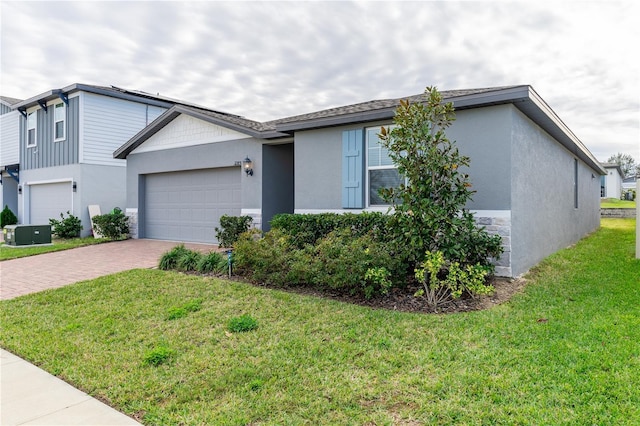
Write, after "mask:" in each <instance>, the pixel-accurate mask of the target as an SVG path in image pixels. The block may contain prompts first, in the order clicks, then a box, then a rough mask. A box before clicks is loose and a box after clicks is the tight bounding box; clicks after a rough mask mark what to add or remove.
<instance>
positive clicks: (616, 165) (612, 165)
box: [600, 163, 624, 179]
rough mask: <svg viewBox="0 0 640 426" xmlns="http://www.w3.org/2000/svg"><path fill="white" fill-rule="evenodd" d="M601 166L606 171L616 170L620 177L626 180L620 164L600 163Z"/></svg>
mask: <svg viewBox="0 0 640 426" xmlns="http://www.w3.org/2000/svg"><path fill="white" fill-rule="evenodd" d="M600 165H601V166H602V167H603V168H604V169H616V170H617V171H618V174H619V175H620V177H621V178H622V179H624V173H622V168H621V167H620V164H618V163H600Z"/></svg>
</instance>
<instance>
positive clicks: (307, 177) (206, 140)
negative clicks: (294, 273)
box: [114, 85, 605, 276]
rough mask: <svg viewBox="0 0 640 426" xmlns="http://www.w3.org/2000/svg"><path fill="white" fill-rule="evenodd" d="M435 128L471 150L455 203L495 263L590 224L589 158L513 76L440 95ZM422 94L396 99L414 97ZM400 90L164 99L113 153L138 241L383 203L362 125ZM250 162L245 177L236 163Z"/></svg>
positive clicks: (512, 262) (525, 264)
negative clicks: (266, 103)
mask: <svg viewBox="0 0 640 426" xmlns="http://www.w3.org/2000/svg"><path fill="white" fill-rule="evenodd" d="M441 93H442V95H443V97H444V99H445V101H447V102H453V105H454V107H455V110H456V121H455V122H454V124H453V125H452V127H450V128H449V129H448V132H447V135H448V137H449V139H451V140H455V141H457V144H458V147H459V149H460V151H461V152H462V153H463V154H464V155H467V156H469V157H470V158H471V166H470V170H469V175H470V177H471V181H472V183H473V185H474V189H475V191H476V194H475V195H474V199H473V201H472V202H471V203H470V204H469V205H468V206H467V207H468V208H469V209H470V210H471V211H473V212H474V213H475V216H476V218H477V220H478V222H479V223H480V224H482V225H484V226H486V227H487V229H488V230H490V231H491V232H494V233H497V234H499V235H501V236H502V237H503V243H504V249H505V254H504V256H503V258H502V259H500V261H499V263H498V265H497V273H498V274H499V275H503V276H517V275H520V274H522V273H524V272H526V271H527V270H528V269H529V268H531V267H532V266H534V265H535V264H536V263H538V262H539V261H540V260H541V259H543V258H544V257H546V256H548V255H549V254H551V253H553V252H555V251H556V250H558V249H560V248H563V247H566V246H568V245H570V244H572V243H574V242H576V241H577V240H579V239H580V238H582V237H583V236H585V235H586V234H588V233H590V232H592V231H593V230H595V229H596V228H597V227H598V226H599V223H600V222H599V221H600V219H599V202H600V197H599V193H600V191H599V187H600V176H601V175H604V174H605V171H604V170H603V169H602V167H601V166H600V164H599V163H598V161H597V160H596V159H595V158H594V157H593V155H592V154H591V153H590V152H589V150H588V149H587V148H586V147H585V146H584V145H583V144H582V142H580V140H579V139H578V138H577V137H576V136H575V135H574V134H573V133H572V132H571V130H570V129H569V128H567V126H566V125H565V124H564V123H563V122H562V120H561V119H560V118H559V117H558V116H557V115H556V114H555V113H554V112H553V110H552V109H551V108H550V107H549V106H548V105H547V104H546V103H545V102H544V100H543V99H542V98H541V97H540V96H539V95H538V94H537V93H536V92H535V91H534V90H533V88H532V87H530V86H527V85H522V86H510V87H499V88H486V89H474V90H452V91H443V92H441ZM422 96H423V95H422V94H419V95H414V96H408V97H404V98H402V99H409V100H410V101H411V102H420V101H421V99H422ZM399 101H400V99H385V100H374V101H369V102H363V103H359V104H354V105H348V106H342V107H337V108H331V109H327V110H323V111H317V112H313V113H309V114H303V115H298V116H295V117H289V118H284V119H280V120H275V121H271V122H266V123H257V122H254V121H250V120H246V119H244V118H242V117H238V116H233V115H228V114H222V113H219V112H215V111H211V110H206V109H195V108H188V107H183V106H176V107H173V108H171V109H169V110H168V111H166V112H165V113H164V114H163V115H161V116H160V117H159V118H158V119H156V120H155V121H154V122H153V123H151V125H149V126H148V127H147V128H145V129H143V130H142V131H141V132H140V133H138V134H137V135H136V136H134V137H133V138H132V139H131V140H129V142H127V143H126V144H125V145H123V146H122V147H120V148H119V149H118V150H117V151H115V153H114V156H115V157H116V158H118V159H127V204H126V206H127V211H128V214H129V215H130V216H131V217H132V218H134V220H135V218H137V221H138V223H139V227H138V229H137V230H136V235H135V236H137V237H139V238H161V239H169V240H188V241H206V242H215V237H214V232H213V228H214V227H215V226H217V223H218V218H219V217H220V215H222V214H225V213H226V214H235V215H237V214H243V215H244V214H248V215H251V216H253V217H254V223H257V224H258V225H259V226H260V225H261V226H262V228H263V229H268V221H269V220H270V218H271V217H272V216H273V215H274V214H276V213H280V212H295V213H320V212H361V211H370V210H380V211H387V209H388V206H385V205H384V204H382V201H381V200H380V199H379V198H378V196H377V188H378V187H380V186H384V185H389V184H393V182H394V181H396V180H397V171H396V170H395V168H394V167H393V164H391V163H390V161H389V159H388V157H387V156H386V153H385V151H384V149H381V147H380V145H379V144H378V141H377V136H376V134H377V133H378V132H379V129H380V126H382V125H389V124H391V123H392V119H393V115H394V112H395V109H396V107H397V106H398V104H399ZM245 158H249V159H251V160H252V169H253V174H252V175H249V174H247V173H245V172H243V168H242V160H243V159H245Z"/></svg>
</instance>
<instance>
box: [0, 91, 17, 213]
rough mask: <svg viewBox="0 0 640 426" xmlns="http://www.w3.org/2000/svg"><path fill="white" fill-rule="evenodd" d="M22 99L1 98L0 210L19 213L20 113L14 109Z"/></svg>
mask: <svg viewBox="0 0 640 426" xmlns="http://www.w3.org/2000/svg"><path fill="white" fill-rule="evenodd" d="M20 101H21V99H15V98H9V97H6V96H1V97H0V186H2V188H0V209H2V208H4V206H7V207H9V208H10V209H11V211H12V212H13V213H14V214H16V215H17V213H18V179H19V178H18V173H19V170H20V166H19V163H20V113H19V112H18V111H16V110H15V109H13V106H14V105H15V104H17V103H19V102H20Z"/></svg>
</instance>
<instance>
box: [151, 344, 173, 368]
mask: <svg viewBox="0 0 640 426" xmlns="http://www.w3.org/2000/svg"><path fill="white" fill-rule="evenodd" d="M174 355H175V352H174V351H172V350H171V349H170V348H169V347H168V346H166V345H160V346H156V347H155V348H153V349H151V350H150V351H148V352H147V353H145V355H144V359H143V362H144V363H145V364H146V365H151V366H153V367H157V366H159V365H161V364H164V363H166V362H168V361H169V360H170V359H171V357H173V356H174Z"/></svg>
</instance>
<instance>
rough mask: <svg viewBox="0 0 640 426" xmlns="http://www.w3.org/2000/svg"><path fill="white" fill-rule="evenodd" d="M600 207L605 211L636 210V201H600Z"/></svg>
mask: <svg viewBox="0 0 640 426" xmlns="http://www.w3.org/2000/svg"><path fill="white" fill-rule="evenodd" d="M600 207H601V208H603V209H635V208H636V202H635V201H627V200H619V199H617V198H605V199H603V200H601V201H600Z"/></svg>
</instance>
